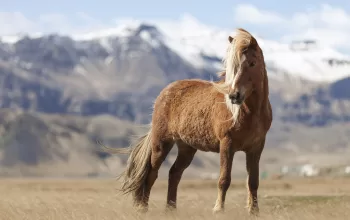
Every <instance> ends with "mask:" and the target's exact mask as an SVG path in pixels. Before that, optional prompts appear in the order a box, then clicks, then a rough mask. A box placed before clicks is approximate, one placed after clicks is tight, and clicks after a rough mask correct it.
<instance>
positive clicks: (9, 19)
mask: <svg viewBox="0 0 350 220" xmlns="http://www.w3.org/2000/svg"><path fill="white" fill-rule="evenodd" d="M108 26H109V27H110V24H102V23H101V22H100V21H98V20H97V19H94V18H92V17H90V16H89V15H87V14H86V13H83V12H78V13H76V14H74V15H72V16H71V17H67V16H66V15H63V14H59V13H51V14H42V15H39V16H38V17H37V18H36V19H29V18H27V17H26V16H25V15H24V14H22V13H20V12H0V27H1V28H0V36H12V35H17V34H26V33H30V34H33V33H52V32H56V33H61V34H74V33H81V32H86V31H93V30H96V29H100V28H106V27H108Z"/></svg>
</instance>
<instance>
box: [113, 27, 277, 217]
mask: <svg viewBox="0 0 350 220" xmlns="http://www.w3.org/2000/svg"><path fill="white" fill-rule="evenodd" d="M223 66H224V69H223V71H221V72H219V73H218V76H219V77H220V79H219V80H217V81H213V80H210V81H206V80H202V79H182V80H178V81H173V82H171V83H170V84H168V85H167V86H166V87H165V88H164V89H163V90H162V91H161V92H160V93H159V95H158V97H157V98H156V100H155V102H154V106H153V112H152V120H151V123H150V125H149V130H148V132H146V134H144V135H143V136H141V137H140V138H139V139H138V142H137V143H136V144H134V145H131V146H130V147H129V148H119V149H113V150H112V151H113V153H127V154H129V157H128V160H127V164H126V168H125V170H124V172H123V173H122V174H120V176H119V178H122V179H123V182H122V187H121V191H122V192H123V194H125V195H127V194H132V198H133V204H134V207H135V208H136V209H137V210H139V211H141V212H147V211H148V202H149V197H150V192H151V189H152V186H153V184H154V182H155V181H156V179H157V177H158V170H159V169H160V167H161V164H162V162H163V161H164V160H165V159H166V157H167V155H168V153H169V152H170V150H171V149H172V147H173V146H174V145H175V144H176V145H177V147H178V154H177V157H176V160H175V162H174V164H173V165H172V166H171V168H170V171H169V179H168V194H167V203H166V209H167V210H168V209H171V210H174V209H176V204H177V188H178V185H179V182H180V180H181V177H182V174H183V172H184V171H185V169H186V168H187V167H188V166H189V165H190V164H191V162H192V160H193V158H194V156H195V154H196V152H197V151H198V150H199V151H204V152H214V153H219V156H220V174H219V178H218V184H217V192H218V195H217V199H216V203H215V206H214V208H213V213H219V212H223V211H224V206H225V198H226V193H227V191H228V188H229V186H230V184H231V169H232V161H233V157H234V154H235V152H237V151H243V152H245V154H246V169H247V174H248V177H247V189H248V193H247V194H248V196H247V208H248V212H249V213H250V214H253V215H257V214H258V213H259V206H258V196H257V194H258V187H259V161H260V156H261V154H262V152H263V149H264V146H265V139H266V135H267V133H268V131H269V129H270V126H271V123H272V109H271V104H270V101H269V87H268V76H267V71H266V66H265V61H264V55H263V51H262V49H261V48H260V46H259V44H258V42H257V40H256V39H255V38H254V36H252V35H251V34H250V33H249V32H248V31H246V30H245V29H243V28H238V29H236V35H235V36H228V47H227V51H226V57H224V59H223Z"/></svg>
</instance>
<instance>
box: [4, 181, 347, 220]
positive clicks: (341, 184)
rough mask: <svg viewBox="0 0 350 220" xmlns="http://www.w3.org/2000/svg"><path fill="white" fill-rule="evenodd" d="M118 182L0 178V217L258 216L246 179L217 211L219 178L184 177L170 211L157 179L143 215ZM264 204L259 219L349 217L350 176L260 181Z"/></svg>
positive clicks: (236, 186)
mask: <svg viewBox="0 0 350 220" xmlns="http://www.w3.org/2000/svg"><path fill="white" fill-rule="evenodd" d="M117 187H118V184H117V183H116V181H115V180H96V179H95V180H91V179H90V180H77V179H76V180H58V179H57V180H54V179H50V180H48V179H46V180H39V179H36V180H28V179H27V180H23V179H17V180H16V179H7V180H0V194H1V199H0V219H4V220H5V219H6V220H9V219H11V220H16V219H21V220H22V219H35V220H39V219H64V220H69V219H97V220H103V219H152V220H154V219H240V220H241V219H254V218H249V216H248V214H247V212H246V210H245V208H244V207H245V198H246V190H245V186H244V182H243V181H236V182H233V184H232V187H231V188H230V190H229V192H228V198H227V201H226V213H225V214H223V215H220V216H217V217H215V216H213V215H212V213H211V208H212V207H213V205H214V202H215V199H216V183H215V181H202V180H201V181H199V180H187V181H183V182H182V183H181V185H180V188H179V196H178V200H179V203H178V211H177V213H172V214H165V213H164V204H165V198H166V187H167V185H166V182H164V181H158V182H157V183H156V186H155V188H154V190H153V192H152V195H151V202H150V211H149V213H147V214H146V215H141V216H138V215H137V214H135V213H134V212H133V210H132V208H131V199H130V198H125V197H120V196H118V194H117ZM260 209H261V216H260V218H259V219H274V220H275V219H276V220H279V219H281V220H282V219H298V220H301V219H308V220H312V219H318V220H320V219H321V220H322V219H350V218H349V217H350V211H349V210H350V179H310V180H267V181H262V182H261V188H260Z"/></svg>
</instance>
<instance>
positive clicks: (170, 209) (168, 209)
mask: <svg viewBox="0 0 350 220" xmlns="http://www.w3.org/2000/svg"><path fill="white" fill-rule="evenodd" d="M175 211H176V206H175V205H169V204H168V205H166V207H165V212H166V213H172V212H175Z"/></svg>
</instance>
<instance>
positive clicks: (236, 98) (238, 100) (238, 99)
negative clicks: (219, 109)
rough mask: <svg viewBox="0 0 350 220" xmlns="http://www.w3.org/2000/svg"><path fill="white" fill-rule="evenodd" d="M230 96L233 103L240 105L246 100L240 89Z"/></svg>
mask: <svg viewBox="0 0 350 220" xmlns="http://www.w3.org/2000/svg"><path fill="white" fill-rule="evenodd" d="M228 97H229V98H230V100H231V103H232V104H236V105H240V104H242V103H243V101H244V95H243V94H241V93H240V92H238V91H237V92H235V93H232V94H230V95H229V96H228Z"/></svg>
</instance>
